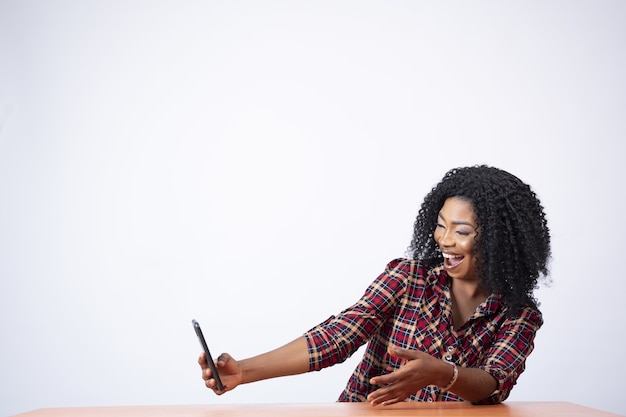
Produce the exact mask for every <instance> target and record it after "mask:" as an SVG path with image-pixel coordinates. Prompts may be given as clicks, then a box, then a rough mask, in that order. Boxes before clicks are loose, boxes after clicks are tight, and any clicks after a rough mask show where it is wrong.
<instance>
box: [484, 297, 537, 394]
mask: <svg viewBox="0 0 626 417" xmlns="http://www.w3.org/2000/svg"><path fill="white" fill-rule="evenodd" d="M542 324H543V319H542V317H541V313H540V312H539V311H538V310H536V309H533V308H530V307H526V308H524V309H522V310H521V311H520V313H519V314H518V315H515V316H513V317H511V318H509V319H507V320H506V321H505V322H504V324H503V325H502V326H501V327H500V329H499V331H498V332H497V334H496V337H495V338H494V340H495V343H493V344H492V346H491V347H490V348H489V352H488V354H487V359H486V361H485V363H484V365H481V366H479V368H480V369H482V370H484V371H486V372H488V373H489V374H491V375H492V376H493V377H494V378H496V380H497V381H498V385H497V388H496V390H495V391H494V392H493V393H492V394H491V395H490V396H489V397H487V398H485V399H483V400H481V401H477V402H475V404H497V403H501V402H502V401H504V400H505V399H506V398H507V397H508V396H509V393H510V392H511V389H513V386H514V385H515V384H516V383H517V378H519V376H520V374H521V373H522V372H524V369H525V363H526V358H527V357H528V355H530V353H531V352H532V351H533V348H534V339H535V334H536V333H537V331H538V330H539V328H540V327H541V325H542Z"/></svg>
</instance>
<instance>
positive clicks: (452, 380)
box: [441, 362, 459, 392]
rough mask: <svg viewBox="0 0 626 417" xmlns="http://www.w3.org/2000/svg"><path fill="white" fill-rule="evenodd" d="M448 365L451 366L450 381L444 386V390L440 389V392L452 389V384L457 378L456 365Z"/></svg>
mask: <svg viewBox="0 0 626 417" xmlns="http://www.w3.org/2000/svg"><path fill="white" fill-rule="evenodd" d="M448 363H449V364H450V365H452V379H451V380H450V382H449V383H448V385H446V386H445V387H444V388H441V391H442V392H446V391H448V390H449V389H450V388H452V385H454V383H455V382H456V379H457V378H458V377H459V369H458V368H457V367H456V363H454V362H448Z"/></svg>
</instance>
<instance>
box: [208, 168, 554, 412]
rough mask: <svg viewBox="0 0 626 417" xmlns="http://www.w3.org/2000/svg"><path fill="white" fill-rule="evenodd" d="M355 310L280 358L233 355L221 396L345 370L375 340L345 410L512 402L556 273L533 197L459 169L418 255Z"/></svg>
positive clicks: (426, 210) (494, 172)
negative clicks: (265, 382) (540, 301)
mask: <svg viewBox="0 0 626 417" xmlns="http://www.w3.org/2000/svg"><path fill="white" fill-rule="evenodd" d="M409 249H410V253H411V254H412V259H396V260H393V261H391V262H390V263H389V264H388V265H387V267H386V268H385V271H384V272H383V273H382V274H381V275H380V276H379V277H378V278H377V279H376V280H375V281H374V282H373V283H372V284H371V285H370V286H369V287H368V288H367V290H366V291H365V294H364V295H363V296H362V297H361V299H360V300H359V301H358V302H357V303H356V304H354V305H353V306H351V307H349V308H347V309H346V310H344V311H343V312H341V313H339V314H338V315H337V316H332V317H330V318H329V319H327V320H326V321H324V322H323V323H321V324H319V325H318V326H316V327H314V328H313V329H311V330H309V331H308V332H306V333H305V334H304V335H303V336H301V337H299V338H298V339H296V340H294V341H293V342H291V343H288V344H287V345H285V346H282V347H280V348H278V349H276V350H273V351H270V352H267V353H264V354H261V355H258V356H255V357H252V358H249V359H245V360H240V361H238V360H235V359H234V358H232V357H231V356H230V355H228V354H226V353H224V354H222V355H220V357H219V358H218V360H217V367H218V370H219V373H220V376H221V378H222V381H223V383H224V385H225V387H224V390H223V391H220V390H217V388H216V384H215V380H214V378H213V377H212V374H211V371H210V370H209V369H208V367H207V366H206V362H205V357H204V354H202V355H201V356H200V358H199V360H198V362H199V363H200V366H201V368H202V378H203V379H204V380H205V384H206V386H207V387H209V388H211V389H213V390H214V391H215V392H216V393H217V394H222V393H224V392H226V391H229V390H232V389H234V388H235V387H236V386H238V385H239V384H243V383H249V382H253V381H258V380H262V379H267V378H274V377H279V376H286V375H294V374H299V373H304V372H309V371H314V370H320V369H322V368H325V367H328V366H332V365H334V364H336V363H339V362H343V361H344V360H345V359H347V358H348V357H349V356H350V355H351V354H352V353H354V352H355V351H356V350H357V349H358V348H359V347H360V346H362V345H363V344H365V343H368V345H367V348H366V351H365V353H364V356H363V359H362V360H361V362H360V363H359V364H358V366H357V368H356V369H355V371H354V373H353V374H352V376H351V378H350V380H349V381H348V384H347V386H346V388H345V390H344V391H343V392H342V393H341V395H340V397H339V401H369V402H370V403H371V404H372V405H378V404H384V405H387V404H393V403H396V402H399V401H404V400H407V399H408V400H412V401H462V400H465V401H472V402H474V403H477V404H495V403H499V402H502V401H504V400H505V399H506V398H507V397H508V395H509V393H510V391H511V389H512V388H513V386H514V385H515V383H516V381H517V378H518V377H519V375H520V374H521V373H522V372H523V371H524V366H525V361H526V358H527V356H528V355H529V354H530V353H531V351H532V350H533V346H534V344H533V341H534V337H535V333H536V332H537V330H538V329H539V328H540V327H541V325H542V324H543V321H542V317H541V313H540V312H539V310H538V305H537V302H536V300H535V298H534V296H533V290H534V289H535V288H536V287H537V284H538V280H539V278H540V277H545V276H547V274H548V268H547V263H548V261H549V258H550V233H549V229H548V227H547V221H546V217H545V213H544V211H543V207H542V205H541V203H540V202H539V200H538V199H537V197H536V195H535V193H534V192H533V191H532V190H531V188H530V187H529V186H528V185H526V184H524V183H523V182H522V181H520V180H519V179H518V178H517V177H515V176H513V175H511V174H509V173H508V172H506V171H503V170H500V169H497V168H493V167H488V166H473V167H466V168H457V169H453V170H451V171H449V172H448V173H447V174H446V175H445V176H444V178H443V179H442V180H441V182H440V183H439V184H437V185H436V186H435V187H434V188H433V189H432V190H431V192H430V193H429V194H428V195H427V196H426V198H425V199H424V202H423V203H422V206H421V209H420V210H419V213H418V216H417V219H416V221H415V225H414V232H413V239H412V241H411V246H410V247H409Z"/></svg>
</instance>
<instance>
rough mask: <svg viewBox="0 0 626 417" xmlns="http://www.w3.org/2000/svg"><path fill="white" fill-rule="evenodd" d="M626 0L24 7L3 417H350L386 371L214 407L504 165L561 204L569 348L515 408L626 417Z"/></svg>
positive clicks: (8, 187)
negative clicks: (268, 416) (37, 415)
mask: <svg viewBox="0 0 626 417" xmlns="http://www.w3.org/2000/svg"><path fill="white" fill-rule="evenodd" d="M625 17H626V3H625V2H623V1H606V0H594V1H549V0H548V1H523V2H522V1H518V2H512V1H473V2H468V1H436V2H435V1H433V2H415V1H399V0H386V1H341V0H339V1H308V2H298V1H251V0H250V1H236V0H235V1H234V0H229V1H137V0H135V1H121V0H115V1H109V0H107V1H94V0H87V1H69V0H67V1H61V0H54V1H32V0H10V1H9V0H0V279H1V281H0V337H1V339H0V353H1V354H0V385H1V387H0V388H1V389H0V415H3V416H4V415H11V414H14V413H18V412H24V411H27V410H31V409H36V408H41V407H58V406H90V405H93V406H96V405H127V404H202V403H206V404H209V403H266V402H268V403H271V402H332V401H335V399H336V398H337V396H338V395H339V392H340V391H341V389H342V388H343V386H344V384H345V382H346V380H347V378H348V376H349V375H350V373H351V372H352V370H353V368H354V365H355V364H356V361H357V360H358V357H359V356H360V355H361V352H362V350H361V351H360V352H359V353H357V354H356V355H355V356H353V358H351V359H350V360H349V361H348V362H347V363H345V364H342V365H337V366H335V367H333V368H330V369H327V370H324V371H322V372H316V373H312V374H307V375H302V376H297V377H291V378H281V379H277V380H273V381H265V382H259V383H256V384H251V385H246V386H242V387H239V388H238V389H237V390H235V391H234V392H231V393H228V394H227V395H224V396H222V397H217V396H215V395H213V394H212V393H211V392H210V391H208V390H207V389H206V388H204V386H203V384H202V380H201V379H200V372H199V368H198V366H197V364H196V359H197V356H198V353H199V351H200V347H199V345H198V341H197V339H196V337H195V335H194V334H193V330H192V327H191V323H190V321H191V319H192V318H196V319H198V320H199V321H200V323H201V324H202V325H203V327H204V328H205V333H207V336H208V339H209V344H210V346H211V349H212V351H213V353H214V354H215V355H217V354H219V353H220V352H223V351H227V352H229V353H231V354H232V355H234V356H235V357H238V358H244V357H246V356H249V355H253V354H256V353H261V352H263V351H265V350H268V349H271V348H274V347H277V346H279V345H281V344H283V343H285V342H288V341H290V340H292V339H293V338H295V337H297V336H299V335H300V334H302V332H304V331H305V330H307V329H308V328H310V327H312V326H313V325H315V324H317V323H318V322H320V321H322V320H324V319H326V318H327V317H328V316H329V315H331V314H334V313H336V312H338V311H339V310H340V309H342V308H343V307H346V306H348V305H349V304H351V303H352V302H353V301H355V300H356V299H357V298H358V297H359V296H360V295H361V293H362V291H363V290H364V289H365V288H366V286H367V285H368V284H369V283H370V281H371V280H372V279H374V278H375V277H376V276H377V275H378V274H379V273H380V272H381V271H382V270H383V268H384V266H385V264H386V263H387V262H388V261H389V260H391V259H393V258H395V257H399V256H402V255H403V254H404V251H405V249H406V247H407V246H408V244H409V240H410V237H411V230H412V225H413V219H414V217H415V215H416V213H417V209H418V207H419V204H420V203H421V201H422V198H423V196H424V195H425V194H426V193H427V192H428V191H429V189H430V188H431V187H432V186H433V185H434V184H435V183H437V182H438V181H439V179H440V178H441V177H442V176H443V174H444V173H445V172H446V171H447V170H448V169H450V168H453V167H456V166H463V165H471V164H476V163H487V164H490V165H495V166H498V167H501V168H504V169H506V170H508V171H510V172H512V173H514V174H516V175H517V176H519V177H520V178H522V179H523V180H524V181H525V182H528V183H530V184H531V185H532V186H533V188H534V189H535V191H536V192H537V193H538V195H539V197H540V198H541V200H542V202H543V203H544V206H545V209H546V211H547V213H548V216H549V222H550V227H551V230H552V236H553V254H554V261H553V262H552V279H553V283H552V285H551V286H549V287H546V286H544V287H542V289H541V290H539V292H538V296H539V298H540V301H541V302H542V309H543V312H544V318H545V326H544V327H543V328H542V330H541V331H540V333H539V334H538V336H537V339H536V350H535V352H534V353H533V354H532V355H531V357H530V358H529V360H528V362H527V371H526V372H525V373H524V374H523V375H522V376H521V378H520V379H519V381H518V386H517V387H516V388H515V389H514V391H513V392H512V394H511V397H510V398H509V401H513V400H515V401H522V400H529V401H537V400H554V401H571V402H575V403H579V404H583V405H587V406H591V407H595V408H599V409H603V410H608V411H613V412H616V413H620V414H626V405H625V403H624V399H623V397H622V395H621V393H622V388H621V387H622V385H623V381H624V375H625V374H626V365H625V363H626V361H624V358H623V354H624V337H623V327H624V326H623V305H624V304H623V297H624V293H625V284H624V280H625V278H626V275H625V273H624V253H625V252H626V248H625V247H624V241H625V240H624V239H625V236H626V230H625V218H624V213H625V212H626V204H625V198H624V179H625V174H626V172H625V171H626V168H625V167H624V165H625V164H624V157H625V156H626V152H625V149H624V137H625V133H626V117H625V116H626V114H625V111H626V77H624V74H625V73H626V60H625V56H626V52H625V51H626V49H625V48H624V41H625V40H626V24H625Z"/></svg>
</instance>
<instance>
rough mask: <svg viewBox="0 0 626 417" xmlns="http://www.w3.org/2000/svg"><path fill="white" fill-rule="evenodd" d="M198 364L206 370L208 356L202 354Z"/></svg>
mask: <svg viewBox="0 0 626 417" xmlns="http://www.w3.org/2000/svg"><path fill="white" fill-rule="evenodd" d="M198 363H199V364H200V367H201V368H202V369H204V368H206V366H207V365H206V355H205V354H204V353H201V354H200V356H199V357H198Z"/></svg>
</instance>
